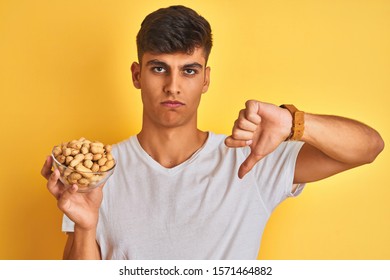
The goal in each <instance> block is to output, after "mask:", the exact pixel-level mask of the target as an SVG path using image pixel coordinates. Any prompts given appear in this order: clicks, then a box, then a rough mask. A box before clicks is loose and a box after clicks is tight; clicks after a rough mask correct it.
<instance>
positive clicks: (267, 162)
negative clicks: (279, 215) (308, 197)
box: [254, 142, 305, 212]
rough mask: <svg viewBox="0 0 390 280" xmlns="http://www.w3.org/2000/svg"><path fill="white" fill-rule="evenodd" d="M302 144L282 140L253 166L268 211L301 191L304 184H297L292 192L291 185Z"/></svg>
mask: <svg viewBox="0 0 390 280" xmlns="http://www.w3.org/2000/svg"><path fill="white" fill-rule="evenodd" d="M303 144H304V143H303V142H283V143H281V144H280V145H279V147H278V148H277V149H276V150H275V151H274V152H272V153H271V154H269V155H267V156H266V157H265V158H263V159H262V160H261V161H260V162H259V163H258V164H257V165H256V166H255V167H254V169H255V170H254V173H255V176H256V178H257V182H258V189H259V193H260V196H261V199H262V200H263V202H264V204H265V206H266V207H267V209H268V211H270V212H272V210H273V209H274V208H275V207H276V206H277V205H278V204H279V203H280V202H282V201H283V200H285V199H286V198H288V197H291V196H297V195H299V194H300V193H301V192H302V190H303V188H304V186H305V184H300V185H298V186H297V188H296V190H295V191H294V193H293V192H292V187H293V180H294V172H295V163H296V160H297V156H298V153H299V151H300V149H301V148H302V146H303Z"/></svg>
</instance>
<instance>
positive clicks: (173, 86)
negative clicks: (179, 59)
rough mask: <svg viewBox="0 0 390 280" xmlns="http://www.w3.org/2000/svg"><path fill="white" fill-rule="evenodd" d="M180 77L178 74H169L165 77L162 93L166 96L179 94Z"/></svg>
mask: <svg viewBox="0 0 390 280" xmlns="http://www.w3.org/2000/svg"><path fill="white" fill-rule="evenodd" d="M180 91H181V90H180V77H179V74H175V73H171V75H168V76H167V77H166V81H165V86H164V92H165V93H166V94H168V95H171V94H173V95H175V94H180Z"/></svg>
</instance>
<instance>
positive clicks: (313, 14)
mask: <svg viewBox="0 0 390 280" xmlns="http://www.w3.org/2000/svg"><path fill="white" fill-rule="evenodd" d="M177 3H181V4H184V5H188V6H190V7H192V8H194V9H195V10H197V11H198V12H200V13H201V14H202V15H203V16H205V17H206V18H207V19H208V20H209V21H210V22H211V25H212V27H213V32H214V43H215V46H214V49H213V51H212V53H211V57H210V62H209V64H210V66H211V68H212V83H211V87H210V89H209V92H208V93H207V94H205V95H204V97H203V101H202V102H203V103H202V104H201V107H200V119H199V126H200V128H201V129H204V130H212V131H215V132H217V133H226V134H228V133H230V131H231V126H232V124H233V121H234V120H235V118H236V116H237V114H238V111H239V109H241V108H242V107H243V105H244V102H245V100H247V99H251V98H253V99H260V100H263V101H267V102H272V103H275V104H281V103H293V104H295V105H296V106H297V107H299V108H301V109H303V110H305V111H308V112H315V113H327V114H338V115H344V116H348V117H351V118H356V119H359V120H361V121H363V122H365V123H367V124H369V125H371V126H373V127H374V128H376V129H377V130H378V131H379V132H380V133H381V135H382V136H383V138H384V140H385V142H387V143H388V142H389V137H390V135H389V133H390V126H389V120H390V109H389V106H390V105H389V104H390V102H389V101H390V98H389V96H390V94H389V93H390V79H389V74H390V16H389V15H390V2H389V1H385V0H383V1H378V0H366V1H358V0H356V1H347V0H342V1H341V0H339V1H325V0H324V1H303V0H297V1H287V0H286V1H257V0H253V1H250V0H240V1H211V0H209V1H125V0H122V1H119V0H117V1H111V0H110V1H108V0H106V1H78V0H73V1H65V0H64V1H51V0H39V1H38V0H37V1H27V0H26V1H23V0H18V1H12V0H1V1H0V93H1V110H0V114H1V115H0V125H1V137H0V141H1V142H0V144H1V148H0V149H1V150H0V151H1V157H0V184H1V186H0V207H1V208H0V259H59V258H61V256H62V249H63V245H64V241H65V236H64V234H63V233H61V213H60V211H59V210H58V209H57V207H56V202H55V200H54V198H52V197H51V195H50V194H49V193H48V192H47V191H46V188H45V180H44V179H43V178H41V176H40V169H41V166H42V164H43V162H44V160H45V157H46V156H47V155H48V154H49V153H50V150H51V148H52V146H53V145H55V144H58V143H60V142H62V141H66V140H71V139H74V138H78V137H80V136H85V137H87V138H91V139H96V140H100V141H103V142H106V143H115V142H118V141H120V140H123V139H125V138H128V137H129V136H130V135H133V134H135V133H137V132H138V131H139V129H140V124H141V118H140V117H141V102H140V96H139V92H138V91H137V90H135V89H134V88H133V86H132V83H131V76H130V72H129V67H130V65H131V63H132V62H133V61H134V60H136V48H135V36H136V33H137V31H138V29H139V25H140V23H141V21H142V19H143V18H144V17H145V16H146V14H148V13H149V12H151V11H154V10H155V9H157V8H159V7H165V6H168V5H171V4H177ZM389 166H390V156H389V150H388V149H387V150H386V149H385V150H384V152H383V153H382V154H381V155H380V156H379V157H378V159H377V160H376V161H375V162H374V163H373V164H371V165H367V166H363V167H361V168H358V169H355V170H351V171H348V172H346V173H343V174H339V175H337V176H335V177H333V178H329V179H327V180H324V181H322V182H318V183H312V184H309V185H308V186H307V188H306V190H305V191H304V193H303V194H302V195H301V196H299V197H298V198H295V199H289V200H287V201H286V202H284V203H283V204H282V205H280V206H279V207H278V208H277V210H276V211H275V213H274V214H273V216H272V218H271V220H270V222H269V224H268V225H267V228H266V231H265V234H264V237H263V244H262V248H261V250H260V253H259V257H260V258H262V259H390V217H389V216H390V215H389V214H390V203H389V201H388V200H389V197H390V186H389V184H390V183H389V172H390V170H389Z"/></svg>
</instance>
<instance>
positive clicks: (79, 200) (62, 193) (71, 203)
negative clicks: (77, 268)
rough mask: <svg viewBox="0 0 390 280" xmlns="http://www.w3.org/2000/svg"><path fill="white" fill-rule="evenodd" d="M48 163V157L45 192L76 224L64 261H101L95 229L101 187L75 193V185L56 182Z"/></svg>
mask: <svg viewBox="0 0 390 280" xmlns="http://www.w3.org/2000/svg"><path fill="white" fill-rule="evenodd" d="M51 164H52V158H51V157H48V158H47V160H46V162H45V164H44V165H43V167H42V171H41V173H42V176H44V177H45V178H46V179H47V189H48V190H49V192H50V193H51V194H52V195H53V196H54V197H55V198H56V199H57V206H58V208H59V209H60V210H61V211H62V212H63V213H64V214H66V215H67V216H68V217H69V218H70V219H71V220H72V221H73V222H74V223H75V227H74V233H68V240H67V242H66V245H65V249H64V255H63V257H64V259H101V255H100V248H99V246H98V244H97V242H96V227H97V222H98V217H99V207H100V204H101V202H102V199H103V194H102V187H99V188H96V189H94V190H92V191H91V192H89V193H78V192H77V189H78V187H77V185H73V186H72V187H70V188H66V187H65V186H64V185H63V184H62V183H61V182H60V181H59V172H58V170H54V171H53V172H52V171H51Z"/></svg>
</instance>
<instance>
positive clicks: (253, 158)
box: [238, 153, 263, 179]
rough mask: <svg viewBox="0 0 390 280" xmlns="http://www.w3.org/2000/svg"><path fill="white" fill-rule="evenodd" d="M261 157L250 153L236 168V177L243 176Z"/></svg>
mask: <svg viewBox="0 0 390 280" xmlns="http://www.w3.org/2000/svg"><path fill="white" fill-rule="evenodd" d="M262 158H263V157H262V156H258V155H255V154H254V153H250V154H249V156H248V157H247V158H246V159H245V160H244V162H243V163H242V164H241V166H240V168H239V169H238V177H239V178H240V179H242V178H244V176H245V175H246V174H247V173H248V172H249V171H251V170H252V168H253V166H255V164H256V163H257V162H258V161H259V160H261V159H262Z"/></svg>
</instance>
